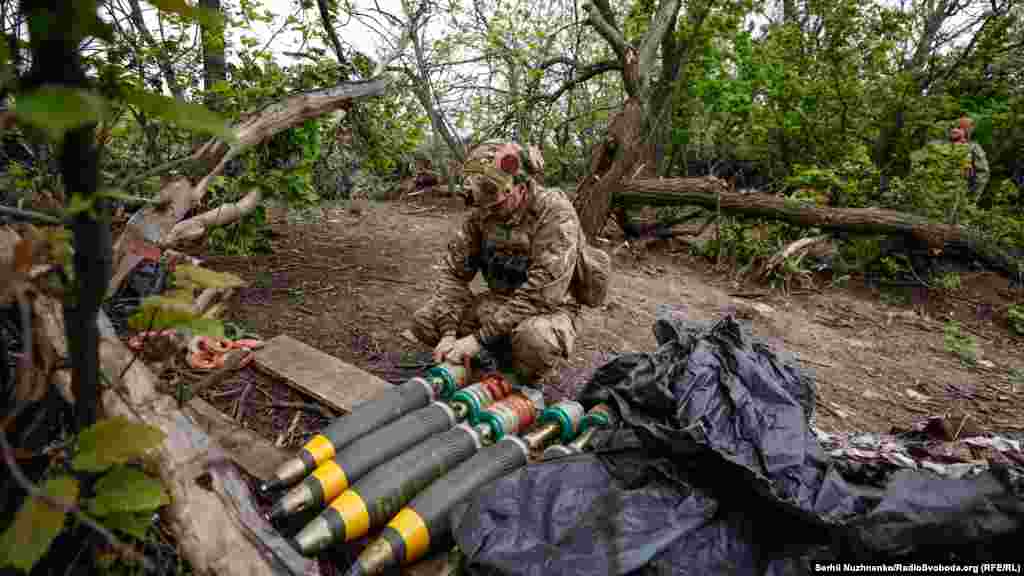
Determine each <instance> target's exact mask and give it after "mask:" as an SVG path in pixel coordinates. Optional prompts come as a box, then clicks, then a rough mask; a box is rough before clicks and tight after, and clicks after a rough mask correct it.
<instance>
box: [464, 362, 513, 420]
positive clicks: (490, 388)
mask: <svg viewBox="0 0 1024 576" xmlns="http://www.w3.org/2000/svg"><path fill="white" fill-rule="evenodd" d="M511 392H512V386H511V385H510V384H509V382H508V380H506V379H505V378H504V377H502V376H501V375H500V374H491V375H488V376H485V377H484V378H482V379H481V380H480V381H479V382H477V383H475V384H472V385H470V386H466V387H465V388H463V389H461V390H459V391H458V392H456V393H455V394H453V395H452V402H459V403H461V404H464V405H465V406H466V407H467V408H468V410H469V413H468V415H467V417H466V419H467V420H468V421H469V423H470V424H472V425H474V426H475V425H477V424H478V423H479V419H480V411H481V410H483V409H484V408H486V407H487V406H488V405H490V404H491V403H493V402H494V401H496V400H500V399H502V398H504V397H506V396H508V395H509V394H511Z"/></svg>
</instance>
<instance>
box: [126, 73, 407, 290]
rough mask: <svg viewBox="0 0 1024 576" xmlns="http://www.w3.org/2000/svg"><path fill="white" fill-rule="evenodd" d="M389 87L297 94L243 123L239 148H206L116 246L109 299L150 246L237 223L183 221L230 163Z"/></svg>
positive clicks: (351, 86) (202, 218) (215, 143)
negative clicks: (281, 134)
mask: <svg viewBox="0 0 1024 576" xmlns="http://www.w3.org/2000/svg"><path fill="white" fill-rule="evenodd" d="M387 85H388V81H387V80H385V79H379V80H373V81H368V82H357V83H345V84H339V85H337V86H333V87H331V88H325V89H322V90H315V91H312V92H303V93H300V94H296V95H293V96H290V97H288V98H286V99H284V100H282V101H280V102H275V103H273V104H270V105H268V106H266V107H265V108H263V109H262V110H260V111H258V112H255V113H253V114H250V115H248V116H247V117H243V118H242V119H240V120H239V121H238V122H237V123H236V125H235V134H236V136H237V139H238V143H237V144H236V145H235V146H234V147H230V148H229V146H228V145H227V144H225V143H224V142H221V141H219V140H216V139H213V140H209V141H207V142H206V143H205V144H203V145H202V146H201V147H200V148H198V149H197V150H196V151H195V152H194V153H193V154H192V156H191V157H190V158H189V165H190V166H189V168H188V170H187V172H189V174H190V175H191V178H189V177H185V176H181V177H178V178H174V179H172V180H170V181H169V182H167V183H166V184H165V185H164V187H163V188H162V189H161V190H160V197H159V204H158V205H156V206H151V207H147V208H144V209H142V210H140V211H139V212H137V213H135V214H134V215H133V216H132V218H131V219H130V220H129V221H128V225H127V226H126V227H125V230H124V232H122V233H121V236H120V237H119V238H118V240H117V243H116V244H115V245H114V270H115V271H116V272H115V274H114V277H113V280H112V281H111V283H110V289H109V291H108V293H107V294H108V296H109V295H112V294H114V292H116V290H117V289H118V287H119V285H120V283H121V281H122V280H123V279H124V278H125V276H127V274H128V272H130V271H131V269H132V268H134V267H135V265H136V264H138V263H139V262H140V261H141V260H142V259H143V257H142V255H141V253H142V252H144V251H145V250H144V249H145V248H146V247H147V246H152V245H157V246H163V247H170V246H171V245H173V243H174V242H178V241H180V240H182V239H185V238H195V235H194V234H193V233H192V232H194V231H196V230H205V229H206V225H207V224H211V223H212V224H216V225H223V224H229V223H230V222H232V221H233V220H227V219H224V218H220V217H216V216H214V217H211V216H209V213H207V214H200V215H199V216H196V217H195V219H197V221H195V222H193V221H192V219H189V220H185V221H181V220H182V219H183V218H184V217H185V215H186V214H188V213H189V212H190V211H192V210H193V209H194V208H196V207H197V206H199V205H200V203H201V202H202V200H203V197H204V196H205V194H206V189H207V186H209V184H210V181H211V180H212V179H213V178H214V177H215V176H217V175H218V174H220V173H221V171H223V169H224V166H225V165H226V164H227V163H228V161H229V160H231V159H232V158H234V157H236V156H238V155H239V154H241V153H242V152H243V151H245V150H246V149H248V148H250V147H252V146H255V145H256V144H259V143H260V142H262V141H264V140H266V139H268V138H270V137H271V136H273V135H274V134H277V133H278V132H281V131H283V130H287V129H289V128H292V127H294V126H298V125H299V124H302V123H303V122H305V121H306V120H309V119H311V118H318V117H320V116H322V115H324V114H327V113H330V112H334V111H337V110H339V109H342V108H345V107H346V106H348V105H349V104H350V103H351V102H352V100H353V99H356V98H366V97H369V96H373V95H376V94H380V93H381V92H383V91H384V90H385V89H386V88H387ZM249 200H250V201H248V202H244V203H242V205H241V206H236V208H246V207H248V208H249V209H251V208H254V207H255V206H256V204H255V203H252V202H251V199H249ZM257 200H258V198H257ZM250 204H251V206H250ZM214 210H216V209H214ZM230 212H231V214H232V215H234V216H236V217H241V216H243V215H244V214H245V211H244V210H230Z"/></svg>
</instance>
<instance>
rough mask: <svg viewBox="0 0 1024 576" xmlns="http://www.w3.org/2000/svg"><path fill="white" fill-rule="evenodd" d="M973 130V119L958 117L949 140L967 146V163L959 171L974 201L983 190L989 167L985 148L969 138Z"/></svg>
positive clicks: (986, 182) (986, 183) (979, 196)
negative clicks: (958, 120) (965, 180)
mask: <svg viewBox="0 0 1024 576" xmlns="http://www.w3.org/2000/svg"><path fill="white" fill-rule="evenodd" d="M973 132H974V121H973V120H971V119H970V118H968V117H967V116H963V117H961V118H960V122H959V124H958V125H957V127H955V128H953V129H952V130H951V131H950V134H949V140H950V141H951V142H952V143H953V144H965V145H967V147H968V150H969V152H970V153H969V154H968V158H967V162H968V164H967V165H965V166H964V167H963V169H962V170H961V172H962V174H963V176H964V178H966V179H967V189H968V190H969V191H970V193H971V195H972V196H974V201H975V202H977V201H978V199H979V198H981V194H982V193H983V192H984V191H985V186H987V185H988V178H989V168H988V157H987V156H985V149H984V148H982V147H981V145H979V144H978V143H977V142H975V141H973V140H971V135H972V134H973Z"/></svg>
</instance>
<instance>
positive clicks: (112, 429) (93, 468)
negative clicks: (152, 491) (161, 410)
mask: <svg viewBox="0 0 1024 576" xmlns="http://www.w3.org/2000/svg"><path fill="white" fill-rule="evenodd" d="M163 441H164V433H163V431H161V430H160V429H159V428H154V427H153V426H149V425H147V424H143V423H141V422H134V421H132V420H129V419H127V418H124V417H121V416H116V417H114V418H107V419H104V420H101V421H99V422H97V423H95V424H93V425H92V426H90V427H88V428H86V429H85V431H83V432H82V433H81V434H80V435H79V437H78V454H76V455H75V458H74V460H72V461H71V467H72V468H74V469H75V470H77V471H80V472H102V471H104V470H106V469H107V468H110V467H111V466H113V465H114V464H122V463H124V462H127V461H129V460H131V459H133V458H137V457H139V456H142V455H143V454H145V453H146V452H147V451H148V450H150V449H152V448H155V447H157V446H159V445H160V443H161V442H163Z"/></svg>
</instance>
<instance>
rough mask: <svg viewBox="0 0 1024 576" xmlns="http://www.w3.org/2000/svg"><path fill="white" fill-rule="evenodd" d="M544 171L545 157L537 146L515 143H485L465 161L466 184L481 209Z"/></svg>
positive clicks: (474, 150)
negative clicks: (499, 193)
mask: <svg viewBox="0 0 1024 576" xmlns="http://www.w3.org/2000/svg"><path fill="white" fill-rule="evenodd" d="M543 169H544V157H543V156H542V155H541V153H540V150H539V149H538V148H537V147H536V146H532V145H531V146H529V147H527V148H523V147H522V146H520V145H519V144H517V143H515V142H485V143H483V144H480V145H478V146H477V147H475V148H474V149H473V150H472V151H471V152H470V154H469V157H468V158H467V159H466V165H465V168H464V172H465V174H466V183H467V185H468V187H469V189H470V192H471V193H472V194H473V198H474V200H475V201H476V202H477V203H478V204H479V205H482V206H487V205H489V204H491V203H493V202H494V201H495V199H496V196H497V193H498V191H499V190H502V191H506V192H510V191H511V190H512V189H513V188H514V187H515V186H516V185H518V184H522V183H524V182H527V181H529V180H530V179H531V178H532V177H534V176H536V175H537V174H540V173H541V172H542V171H543Z"/></svg>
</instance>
